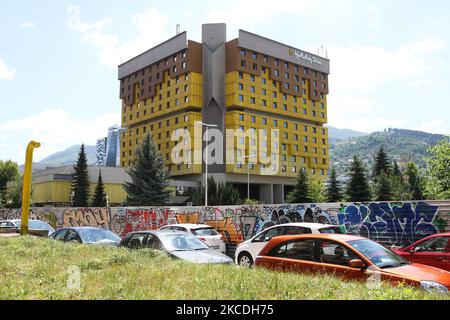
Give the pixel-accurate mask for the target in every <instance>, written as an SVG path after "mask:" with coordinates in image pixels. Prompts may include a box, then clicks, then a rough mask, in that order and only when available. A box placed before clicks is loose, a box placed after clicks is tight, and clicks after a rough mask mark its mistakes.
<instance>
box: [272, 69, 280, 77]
mask: <svg viewBox="0 0 450 320" xmlns="http://www.w3.org/2000/svg"><path fill="white" fill-rule="evenodd" d="M273 74H274V75H275V77H279V76H280V71H278V70H277V69H275V70H274V71H273Z"/></svg>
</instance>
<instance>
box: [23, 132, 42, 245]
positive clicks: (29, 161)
mask: <svg viewBox="0 0 450 320" xmlns="http://www.w3.org/2000/svg"><path fill="white" fill-rule="evenodd" d="M40 146H41V144H40V143H39V142H36V141H30V143H28V146H27V153H26V155H25V172H24V174H23V191H22V222H21V224H20V234H21V235H22V236H23V235H26V234H27V233H28V219H29V216H30V194H31V175H32V170H31V169H32V165H33V151H34V149H35V148H39V147H40Z"/></svg>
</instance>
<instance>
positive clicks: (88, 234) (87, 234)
mask: <svg viewBox="0 0 450 320" xmlns="http://www.w3.org/2000/svg"><path fill="white" fill-rule="evenodd" d="M50 238H51V239H54V240H58V241H63V242H77V243H82V244H96V245H112V246H118V245H119V243H120V237H119V236H117V235H116V234H115V233H113V232H112V231H110V230H106V229H101V228H93V227H70V228H62V229H59V230H57V231H55V232H54V233H53V234H52V235H51V236H50Z"/></svg>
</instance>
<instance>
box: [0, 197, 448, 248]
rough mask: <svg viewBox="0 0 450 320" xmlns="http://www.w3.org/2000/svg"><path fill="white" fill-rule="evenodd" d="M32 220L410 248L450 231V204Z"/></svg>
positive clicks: (92, 213) (149, 211)
mask: <svg viewBox="0 0 450 320" xmlns="http://www.w3.org/2000/svg"><path fill="white" fill-rule="evenodd" d="M20 215H21V212H20V209H0V219H1V220H5V219H18V218H20ZM30 216H31V219H38V220H43V221H46V222H48V223H49V224H50V225H52V226H53V227H54V228H61V227H68V226H93V227H101V228H105V229H110V230H112V231H113V232H115V233H116V234H118V235H120V236H124V235H126V234H127V233H129V232H132V231H139V230H155V229H158V228H159V227H161V226H164V225H168V224H175V223H202V224H208V225H210V226H212V227H214V228H216V229H217V230H218V231H219V232H221V233H222V234H223V236H224V237H225V239H226V240H227V242H228V243H229V244H238V243H240V242H242V241H244V240H246V239H249V238H251V237H253V236H254V235H256V234H257V233H259V232H261V231H262V230H264V229H267V228H268V227H271V226H274V225H278V224H286V223H291V222H316V223H328V224H333V225H338V226H339V227H340V228H341V230H342V231H343V232H346V233H350V234H357V235H362V236H364V237H368V238H370V239H372V240H375V241H377V242H380V243H383V244H386V245H395V246H405V245H408V244H410V243H413V242H415V241H417V240H419V239H421V238H423V237H426V236H428V235H431V234H435V233H439V232H444V231H450V226H449V223H450V201H447V202H444V201H441V202H439V201H426V202H400V203H394V202H390V203H388V202H380V203H367V204H355V203H346V204H299V205H264V206H230V207H208V208H205V207H168V208H160V207H159V208H123V207H120V208H31V210H30Z"/></svg>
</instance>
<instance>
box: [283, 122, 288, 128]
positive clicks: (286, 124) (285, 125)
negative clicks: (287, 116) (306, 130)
mask: <svg viewBox="0 0 450 320" xmlns="http://www.w3.org/2000/svg"><path fill="white" fill-rule="evenodd" d="M283 127H284V128H286V129H287V128H288V123H287V122H286V121H284V122H283Z"/></svg>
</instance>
